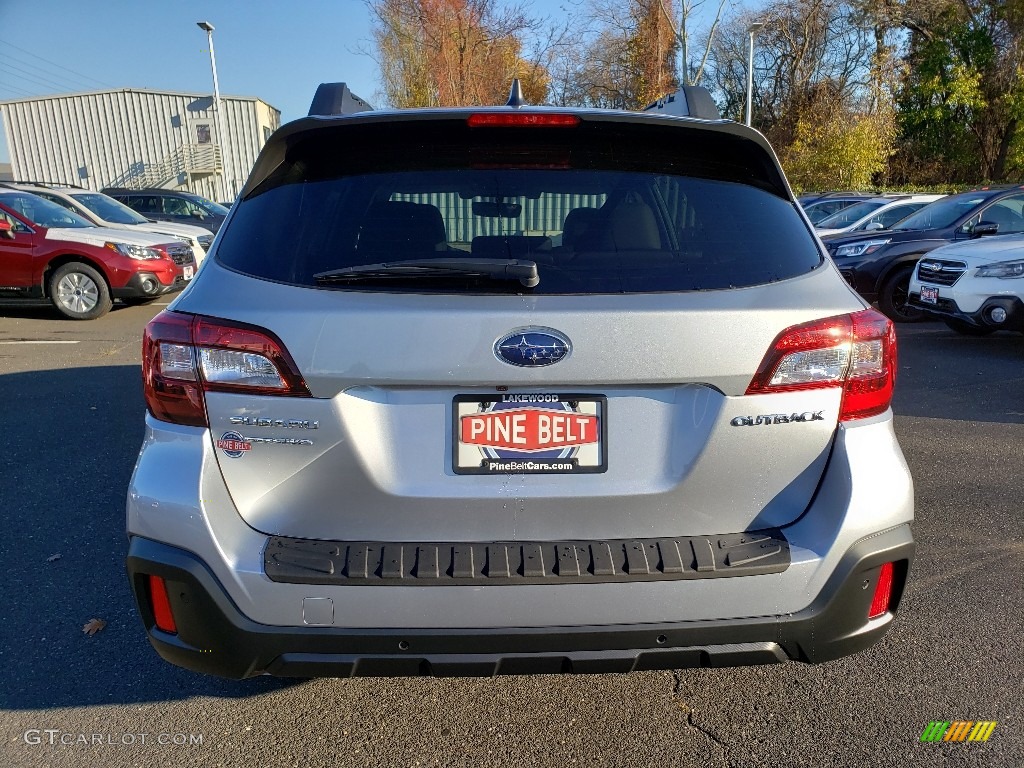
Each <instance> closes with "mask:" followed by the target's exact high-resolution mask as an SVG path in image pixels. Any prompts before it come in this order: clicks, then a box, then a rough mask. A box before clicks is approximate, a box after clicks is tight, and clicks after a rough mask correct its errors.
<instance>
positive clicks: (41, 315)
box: [0, 299, 170, 325]
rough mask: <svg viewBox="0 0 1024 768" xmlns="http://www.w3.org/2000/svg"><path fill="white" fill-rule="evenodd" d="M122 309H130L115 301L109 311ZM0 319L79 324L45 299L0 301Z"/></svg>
mask: <svg viewBox="0 0 1024 768" xmlns="http://www.w3.org/2000/svg"><path fill="white" fill-rule="evenodd" d="M169 300H170V299H168V301H169ZM124 309H130V307H129V306H128V305H127V304H124V303H122V302H120V301H115V302H114V305H113V306H112V307H111V308H110V311H111V312H120V311H121V310H124ZM0 319H11V320H63V321H65V322H67V323H68V324H69V325H73V324H75V323H77V322H79V321H77V320H68V319H67V318H65V317H64V316H63V315H61V314H60V312H58V311H57V310H56V309H54V308H53V304H51V303H50V302H49V301H48V300H46V299H0Z"/></svg>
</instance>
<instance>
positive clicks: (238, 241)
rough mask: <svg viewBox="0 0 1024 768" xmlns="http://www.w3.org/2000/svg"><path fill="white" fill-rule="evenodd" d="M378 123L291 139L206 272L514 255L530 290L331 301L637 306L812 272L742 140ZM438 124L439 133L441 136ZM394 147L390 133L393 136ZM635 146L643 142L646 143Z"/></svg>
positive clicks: (304, 279) (317, 269)
mask: <svg viewBox="0 0 1024 768" xmlns="http://www.w3.org/2000/svg"><path fill="white" fill-rule="evenodd" d="M435 122H441V123H442V126H438V125H431V124H427V125H426V126H423V125H422V124H417V125H416V130H414V129H412V127H411V125H410V124H408V123H406V124H401V123H399V124H398V125H397V126H396V125H393V124H391V125H389V124H384V125H375V126H373V130H358V129H357V128H356V127H355V126H353V127H350V128H348V129H347V130H335V131H331V132H327V133H328V134H329V135H328V136H316V137H314V138H311V139H309V140H306V141H299V142H298V143H296V144H294V145H293V146H292V147H290V148H289V150H288V152H287V154H286V157H285V161H284V162H283V163H282V164H281V165H280V166H279V167H278V168H277V169H276V170H275V171H274V173H272V174H271V175H270V176H269V177H268V178H267V179H266V180H264V181H263V183H261V184H260V185H259V186H258V187H257V188H256V189H255V190H254V191H253V192H251V193H249V194H248V195H247V196H246V197H245V198H244V199H243V200H241V201H239V203H238V205H237V210H236V211H235V213H234V215H233V217H232V219H231V222H230V225H229V229H228V230H227V231H226V232H225V233H223V235H222V240H221V242H220V244H219V247H218V251H217V258H218V259H219V260H220V261H221V262H222V263H224V264H225V265H227V266H229V267H231V268H233V269H237V270H239V271H241V272H244V273H246V274H251V275H254V276H257V277H261V278H267V279H271V280H276V281H281V282H286V283H293V284H299V285H308V286H314V285H317V280H316V278H315V277H314V276H315V275H316V274H318V273H323V272H328V271H332V270H339V269H344V268H348V267H354V266H359V265H367V264H380V263H386V262H393V261H397V260H405V259H452V258H467V257H471V258H474V259H476V258H480V259H509V258H512V259H520V260H529V261H533V262H535V263H536V264H537V271H538V274H539V276H540V283H539V284H538V285H537V286H536V287H534V288H530V289H524V288H523V287H522V286H521V285H519V284H518V283H517V282H514V281H498V280H489V279H486V278H480V277H477V278H475V279H469V278H461V279H455V278H444V279H443V280H437V279H429V280H428V279H412V278H408V277H402V278H399V279H394V278H393V277H392V276H388V278H387V279H384V278H382V277H379V276H378V277H377V278H372V279H369V280H360V281H358V282H346V283H344V284H337V283H332V284H330V285H329V286H328V287H330V288H332V289H342V290H376V291H380V290H400V291H422V292H427V291H430V292H436V291H442V292H453V291H470V292H478V291H487V290H514V291H524V290H528V291H530V292H531V293H539V294H550V293H561V294H565V293H640V292H655V291H693V290H714V289H723V288H734V287H743V286H751V285H759V284H764V283H770V282H773V281H777V280H784V279H787V278H790V277H794V276H796V275H800V274H803V273H805V272H808V271H810V270H812V269H814V268H815V267H816V266H818V265H819V264H820V263H821V255H820V253H819V251H818V249H817V246H816V244H815V241H814V239H813V237H812V236H811V234H810V233H809V232H808V230H807V228H806V227H805V226H804V224H803V222H802V221H801V219H800V217H799V216H798V215H797V213H796V211H795V209H794V207H793V204H792V203H790V202H789V201H787V200H786V199H784V198H783V197H780V196H779V194H778V192H777V190H774V189H773V188H772V186H771V181H770V180H771V173H770V172H769V171H770V170H771V169H768V168H766V167H765V164H766V163H767V162H768V159H767V158H766V156H765V155H764V153H763V152H762V151H761V150H760V149H759V148H757V147H754V146H753V145H751V144H750V143H749V142H746V141H742V142H741V141H739V140H736V139H734V138H733V137H729V136H724V135H722V134H717V135H716V134H711V135H710V137H709V138H707V139H706V140H704V141H694V140H693V136H692V134H693V131H683V130H678V129H666V128H663V127H661V128H657V129H656V130H648V131H647V134H649V135H638V132H637V131H636V130H635V129H631V128H624V127H623V126H621V125H615V124H612V125H608V126H601V129H600V130H587V129H585V128H584V126H580V127H578V128H570V129H557V130H553V129H546V130H545V129H540V130H535V129H476V130H472V129H469V130H466V129H465V128H463V127H462V126H459V125H457V126H454V127H453V126H452V125H451V122H450V121H435ZM442 127H444V130H442ZM389 133H390V134H392V135H391V136H389V135H388V134H389ZM641 142H642V143H641Z"/></svg>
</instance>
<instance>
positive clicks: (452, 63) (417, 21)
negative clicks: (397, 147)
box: [367, 0, 549, 107]
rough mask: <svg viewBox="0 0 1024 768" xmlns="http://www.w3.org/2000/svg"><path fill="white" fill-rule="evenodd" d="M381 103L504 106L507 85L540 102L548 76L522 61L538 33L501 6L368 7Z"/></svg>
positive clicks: (482, 1) (481, 2) (403, 2)
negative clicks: (518, 85)
mask: <svg viewBox="0 0 1024 768" xmlns="http://www.w3.org/2000/svg"><path fill="white" fill-rule="evenodd" d="M367 4H368V6H369V8H370V10H371V12H372V14H373V18H374V24H373V39H374V44H375V47H376V53H377V58H378V62H379V64H380V67H381V78H382V80H383V84H384V97H385V99H386V100H387V101H388V103H389V104H391V105H392V106H395V107H448V106H470V105H483V104H501V103H504V101H505V98H506V96H507V95H508V88H509V84H510V83H511V81H512V79H513V78H515V77H519V78H520V79H521V81H522V85H523V92H524V96H525V97H526V98H527V100H528V101H531V102H532V103H544V101H545V100H546V96H547V91H548V83H549V75H548V72H547V69H546V67H545V66H544V64H543V62H542V60H541V59H540V58H535V59H533V60H528V59H527V58H526V57H525V56H524V37H525V36H526V35H528V34H532V33H534V32H535V31H536V30H537V29H538V26H539V23H538V21H537V20H536V19H533V18H531V17H529V16H528V15H527V14H526V12H525V11H524V10H523V9H522V8H521V7H519V6H512V5H508V4H505V3H502V2H500V1H499V0H367Z"/></svg>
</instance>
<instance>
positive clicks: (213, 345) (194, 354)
mask: <svg viewBox="0 0 1024 768" xmlns="http://www.w3.org/2000/svg"><path fill="white" fill-rule="evenodd" d="M142 382H143V389H144V393H145V397H146V406H147V407H148V408H149V412H150V413H151V414H152V415H153V416H154V417H155V418H157V419H160V420H161V421H167V422H171V423H173V424H187V425H190V426H196V427H205V426H208V422H207V417H206V403H205V397H204V393H206V392H247V393H250V394H257V395H282V396H291V397H310V392H309V388H308V387H307V386H306V383H305V381H303V379H302V375H301V374H300V373H299V371H298V368H297V367H296V365H295V361H294V360H292V358H291V356H290V355H289V354H288V351H287V350H286V349H285V347H284V345H283V344H282V343H281V340H280V339H278V338H277V337H276V336H275V335H274V334H272V333H271V332H270V331H267V330H265V329H262V328H257V327H255V326H251V325H248V324H245V323H236V322H233V321H229V320H219V319H217V318H211V317H204V316H201V315H187V314H183V313H179V312H170V311H164V312H161V313H160V314H159V315H157V316H156V317H155V318H153V320H152V321H150V323H149V325H147V326H146V331H145V333H144V334H143V337H142Z"/></svg>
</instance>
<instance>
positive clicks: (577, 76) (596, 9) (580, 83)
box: [555, 0, 679, 109]
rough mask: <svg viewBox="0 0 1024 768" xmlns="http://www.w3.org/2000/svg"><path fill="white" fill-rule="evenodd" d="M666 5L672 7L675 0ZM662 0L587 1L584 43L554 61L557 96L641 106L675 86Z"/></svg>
mask: <svg viewBox="0 0 1024 768" xmlns="http://www.w3.org/2000/svg"><path fill="white" fill-rule="evenodd" d="M665 1H666V2H668V3H669V5H668V6H667V7H668V8H669V10H670V11H671V9H672V8H673V7H674V4H675V3H674V0H665ZM662 2H663V0H592V3H591V6H590V18H591V24H590V25H588V26H587V27H585V28H584V29H583V30H582V31H581V37H582V38H583V43H582V44H581V45H577V46H576V47H575V48H574V49H572V50H568V51H565V52H564V55H563V56H562V57H561V58H560V60H559V62H558V67H557V69H558V76H557V77H556V86H555V91H556V98H555V101H556V102H557V103H560V104H566V105H570V106H587V107H605V108H612V109H643V108H644V107H646V106H647V105H648V104H650V103H651V102H652V101H654V100H656V99H658V98H660V97H661V96H664V95H666V94H668V93H671V92H673V91H675V90H676V89H677V88H678V87H679V85H678V82H679V81H678V77H677V74H676V67H675V58H676V51H677V46H678V44H677V41H676V35H675V32H674V30H673V26H674V24H675V22H674V19H673V17H672V16H671V15H667V12H666V11H665V10H663V7H662Z"/></svg>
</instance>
